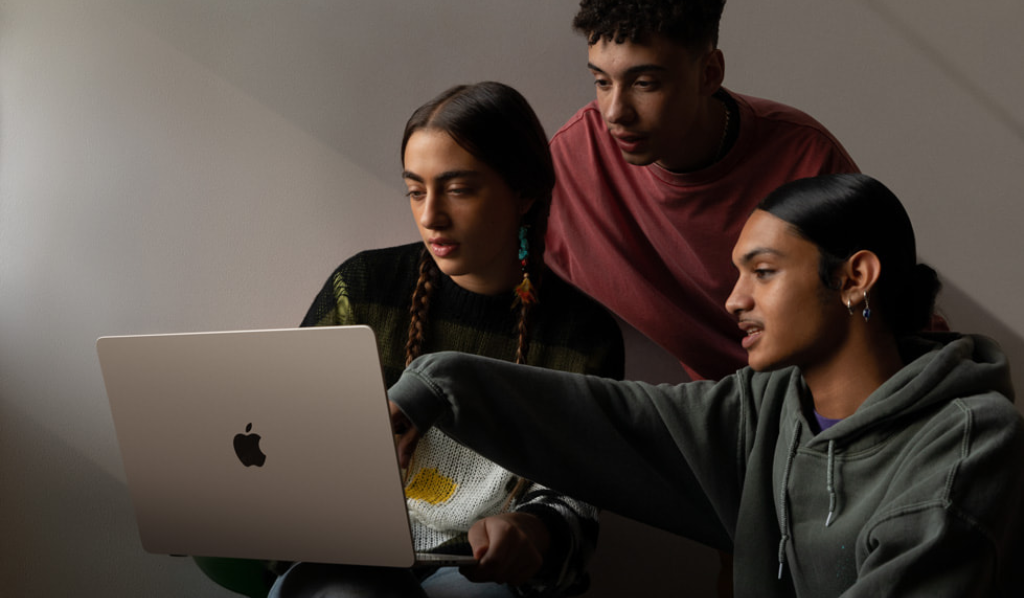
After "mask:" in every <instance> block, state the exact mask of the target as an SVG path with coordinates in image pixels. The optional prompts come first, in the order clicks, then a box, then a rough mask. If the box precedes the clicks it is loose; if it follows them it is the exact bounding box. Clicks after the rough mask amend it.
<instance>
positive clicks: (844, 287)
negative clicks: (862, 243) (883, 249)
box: [839, 249, 882, 305]
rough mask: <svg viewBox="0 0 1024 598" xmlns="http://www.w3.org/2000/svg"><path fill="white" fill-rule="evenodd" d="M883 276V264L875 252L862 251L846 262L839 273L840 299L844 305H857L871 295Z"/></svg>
mask: <svg viewBox="0 0 1024 598" xmlns="http://www.w3.org/2000/svg"><path fill="white" fill-rule="evenodd" d="M881 274H882V262H881V261H880V260H879V259H878V256H877V255H875V253H874V252H873V251H868V250H866V249H862V250H860V251H858V252H857V253H855V254H853V255H852V256H850V259H848V260H846V263H845V264H843V266H842V268H840V272H839V297H840V298H841V299H842V301H843V305H846V302H847V301H849V302H850V304H851V305H857V304H859V303H861V302H862V301H864V294H865V293H867V294H870V293H871V289H873V288H874V286H875V283H877V282H878V277H879V276H881Z"/></svg>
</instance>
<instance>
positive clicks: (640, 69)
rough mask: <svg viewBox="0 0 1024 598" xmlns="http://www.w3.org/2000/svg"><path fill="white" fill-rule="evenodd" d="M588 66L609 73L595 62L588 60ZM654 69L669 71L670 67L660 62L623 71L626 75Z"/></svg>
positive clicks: (654, 70) (656, 70) (604, 73)
mask: <svg viewBox="0 0 1024 598" xmlns="http://www.w3.org/2000/svg"><path fill="white" fill-rule="evenodd" d="M587 68H588V69H590V70H592V71H596V72H598V73H601V74H602V75H607V74H608V73H606V72H605V71H604V69H602V68H598V67H597V66H596V65H595V64H594V63H593V62H588V63H587ZM652 71H653V72H666V71H668V67H665V66H662V65H660V64H638V65H636V66H631V67H629V68H628V69H626V72H625V73H623V74H625V75H637V74H640V73H649V72H652Z"/></svg>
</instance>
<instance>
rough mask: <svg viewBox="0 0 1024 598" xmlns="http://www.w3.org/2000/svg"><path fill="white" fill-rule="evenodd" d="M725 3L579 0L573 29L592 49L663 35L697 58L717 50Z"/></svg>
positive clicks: (716, 0) (708, 0)
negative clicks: (596, 46)
mask: <svg viewBox="0 0 1024 598" xmlns="http://www.w3.org/2000/svg"><path fill="white" fill-rule="evenodd" d="M724 8H725V0H582V1H581V2H580V9H579V12H577V13H576V18H575V19H573V22H572V27H573V29H574V30H575V31H577V32H578V33H582V34H583V35H585V36H587V43H588V44H590V45H594V44H596V43H598V42H600V41H601V40H607V41H610V42H615V43H618V44H621V43H623V42H625V41H630V42H633V43H643V42H645V41H647V40H649V39H650V37H651V36H652V35H662V36H664V37H666V38H668V39H669V40H671V41H673V42H675V43H677V44H679V45H681V46H683V47H684V48H686V49H687V50H689V51H690V52H692V53H694V54H696V55H700V54H702V53H703V52H705V51H707V50H710V49H712V48H715V47H717V46H718V24H719V21H721V19H722V10H723V9H724Z"/></svg>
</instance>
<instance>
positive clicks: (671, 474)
mask: <svg viewBox="0 0 1024 598" xmlns="http://www.w3.org/2000/svg"><path fill="white" fill-rule="evenodd" d="M744 372H745V370H741V372H739V373H737V374H736V375H734V376H731V377H729V378H727V379H725V380H723V381H722V382H718V383H712V382H693V383H689V384H683V385H679V386H669V385H659V386H654V385H650V384H645V383H640V382H619V381H614V380H610V379H606V378H599V377H595V376H583V375H579V374H569V373H565V372H558V371H553V370H547V369H542V368H534V367H529V366H521V365H515V364H509V363H506V362H502V361H498V360H493V359H487V358H483V357H478V356H473V355H465V354H458V353H435V354H431V355H425V356H423V357H420V358H419V359H417V360H416V361H414V362H413V363H412V364H411V365H410V366H409V368H407V369H406V371H405V373H404V374H403V376H402V378H401V379H399V381H398V382H397V383H396V384H395V385H394V386H393V387H392V388H391V389H390V391H389V397H390V398H391V400H392V401H393V402H395V403H396V404H397V405H398V406H399V407H400V408H401V409H402V410H403V411H404V412H405V414H406V415H407V416H408V417H409V419H410V420H411V421H412V422H413V424H414V425H416V427H417V428H418V429H419V430H420V431H421V433H422V432H425V431H426V430H427V429H428V428H430V427H431V426H435V425H436V426H437V427H438V428H440V429H441V430H442V431H444V432H445V433H446V434H448V435H449V436H451V437H452V438H454V439H455V440H457V441H458V442H460V443H463V444H465V445H467V446H469V447H471V448H472V449H474V450H476V451H477V452H479V453H480V454H482V455H484V456H485V457H487V458H489V459H491V460H493V461H495V462H496V463H499V464H501V465H502V466H504V467H505V468H507V469H509V470H510V471H513V472H515V473H517V474H519V475H522V476H524V477H526V478H528V479H531V480H535V481H537V482H538V483H540V484H543V485H545V486H548V487H550V488H553V489H556V490H558V491H560V492H564V493H565V494H568V495H570V496H574V497H577V498H579V499H581V500H584V501H586V502H588V503H591V504H593V505H595V506H597V507H599V508H602V509H608V510H610V511H613V512H616V513H619V514H620V515H623V516H626V517H630V518H633V519H636V520H639V521H642V522H645V523H648V524H650V525H653V526H656V527H659V528H662V529H665V530H667V531H670V532H673V533H677V534H680V535H685V536H688V537H690V538H693V539H695V540H697V541H700V542H703V543H705V544H708V545H710V546H713V547H716V548H720V549H723V550H731V548H732V535H733V531H734V529H735V516H736V515H735V513H736V512H737V510H738V504H739V498H740V490H741V486H742V483H741V480H742V477H743V461H744V459H743V455H744V451H745V450H746V447H749V444H750V442H749V441H750V439H749V438H748V437H747V436H749V435H750V433H748V430H751V429H752V426H753V425H754V424H753V421H752V420H754V419H755V418H754V415H753V412H754V409H753V403H752V401H751V400H750V397H751V392H750V386H749V376H745V375H744Z"/></svg>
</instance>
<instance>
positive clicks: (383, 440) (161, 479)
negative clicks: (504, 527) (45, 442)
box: [96, 326, 475, 567]
mask: <svg viewBox="0 0 1024 598" xmlns="http://www.w3.org/2000/svg"><path fill="white" fill-rule="evenodd" d="M96 349H97V353H98V355H99V361H100V367H101V369H102V372H103V380H104V384H105V385H106V389H107V398H108V399H109V402H110V410H111V413H112V415H113V420H114V428H115V430H116V432H117V440H118V443H119V445H120V449H121V456H122V459H123V461H124V470H125V476H126V478H127V483H128V490H129V493H130V494H131V499H132V504H133V506H134V510H135V515H136V520H137V523H138V528H139V535H140V537H141V540H142V546H143V548H144V549H145V550H146V551H148V552H152V553H158V554H175V555H193V556H212V557H235V558H251V559H264V560H281V561H307V562H317V563H344V564H352V565H369V566H386V567H412V566H415V565H419V564H430V565H464V564H470V563H473V562H475V561H473V559H472V557H466V556H453V555H440V556H439V555H432V554H431V555H417V554H416V553H415V551H414V549H413V540H412V533H411V529H410V525H409V515H408V511H407V509H406V503H405V494H404V491H403V488H402V476H401V471H400V469H399V465H398V457H397V453H396V450H395V445H394V436H393V434H392V429H391V420H390V415H389V411H388V403H387V393H386V389H385V387H384V381H383V376H382V374H381V366H380V358H379V355H378V352H377V342H376V338H375V337H374V334H373V331H372V330H371V329H370V328H369V327H367V326H336V327H317V328H293V329H277V330H251V331H225V332H200V333H190V334H157V335H135V336H107V337H101V338H99V339H98V340H97V341H96Z"/></svg>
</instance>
